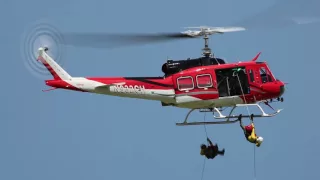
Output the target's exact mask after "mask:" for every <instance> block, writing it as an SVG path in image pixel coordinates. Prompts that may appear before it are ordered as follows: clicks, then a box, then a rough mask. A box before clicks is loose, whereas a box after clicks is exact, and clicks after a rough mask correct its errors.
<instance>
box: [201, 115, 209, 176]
mask: <svg viewBox="0 0 320 180" xmlns="http://www.w3.org/2000/svg"><path fill="white" fill-rule="evenodd" d="M206 115H207V113H206V112H205V113H204V117H203V119H204V120H203V121H204V122H206ZM203 127H204V131H205V133H206V137H207V138H208V133H207V128H206V124H205V123H204V124H203ZM205 167H206V158H205V157H204V159H203V165H202V173H201V180H202V179H203V174H204V168H205Z"/></svg>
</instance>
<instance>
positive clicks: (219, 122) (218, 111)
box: [176, 103, 282, 126]
mask: <svg viewBox="0 0 320 180" xmlns="http://www.w3.org/2000/svg"><path fill="white" fill-rule="evenodd" d="M244 106H257V107H258V108H259V110H260V111H261V114H253V115H249V114H248V115H242V118H250V117H251V116H252V117H273V116H275V115H277V114H279V113H280V112H281V111H282V109H278V110H276V111H275V112H274V113H272V114H267V113H266V112H265V111H264V110H263V109H262V107H261V106H260V105H259V104H258V103H256V104H237V105H236V106H234V107H233V108H232V109H231V111H230V113H229V115H228V116H225V115H223V114H222V113H221V111H220V110H219V109H218V108H209V109H206V110H203V109H202V110H201V109H198V110H199V111H200V112H213V113H214V112H216V113H217V114H218V115H219V116H215V115H214V116H213V117H214V118H215V119H226V120H224V121H222V120H220V121H206V122H188V117H189V115H190V114H191V113H192V112H193V111H194V110H197V109H191V110H190V111H189V112H188V114H187V116H186V118H185V120H184V122H182V123H176V125H177V126H189V125H204V124H232V123H236V122H237V121H238V116H239V115H231V114H232V112H233V111H234V110H235V109H236V108H237V107H244ZM232 118H235V120H230V119H232Z"/></svg>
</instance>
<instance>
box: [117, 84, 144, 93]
mask: <svg viewBox="0 0 320 180" xmlns="http://www.w3.org/2000/svg"><path fill="white" fill-rule="evenodd" d="M114 92H117V93H133V94H145V87H144V86H143V85H115V86H114Z"/></svg>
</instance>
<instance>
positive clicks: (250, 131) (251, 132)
mask: <svg viewBox="0 0 320 180" xmlns="http://www.w3.org/2000/svg"><path fill="white" fill-rule="evenodd" d="M250 119H251V124H249V125H247V126H243V124H242V114H240V115H239V117H238V120H239V121H240V127H241V129H242V130H243V133H244V135H245V137H246V139H247V140H248V141H249V142H251V143H254V144H256V146H257V147H260V145H261V143H262V142H263V138H262V137H261V136H257V135H256V133H255V128H254V124H253V114H251V116H250Z"/></svg>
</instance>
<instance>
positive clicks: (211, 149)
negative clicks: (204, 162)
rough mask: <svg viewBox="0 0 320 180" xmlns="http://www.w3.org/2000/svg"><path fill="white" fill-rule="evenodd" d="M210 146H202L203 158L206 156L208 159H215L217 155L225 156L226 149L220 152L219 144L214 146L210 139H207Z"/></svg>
mask: <svg viewBox="0 0 320 180" xmlns="http://www.w3.org/2000/svg"><path fill="white" fill-rule="evenodd" d="M207 141H208V143H209V146H206V145H205V144H202V145H201V151H200V154H201V155H202V156H206V157H207V158H208V159H214V158H215V157H216V156H217V155H221V156H223V155H224V151H225V150H224V149H223V150H222V151H220V150H219V147H218V144H215V145H214V144H213V143H212V142H211V140H210V139H209V138H207Z"/></svg>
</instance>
